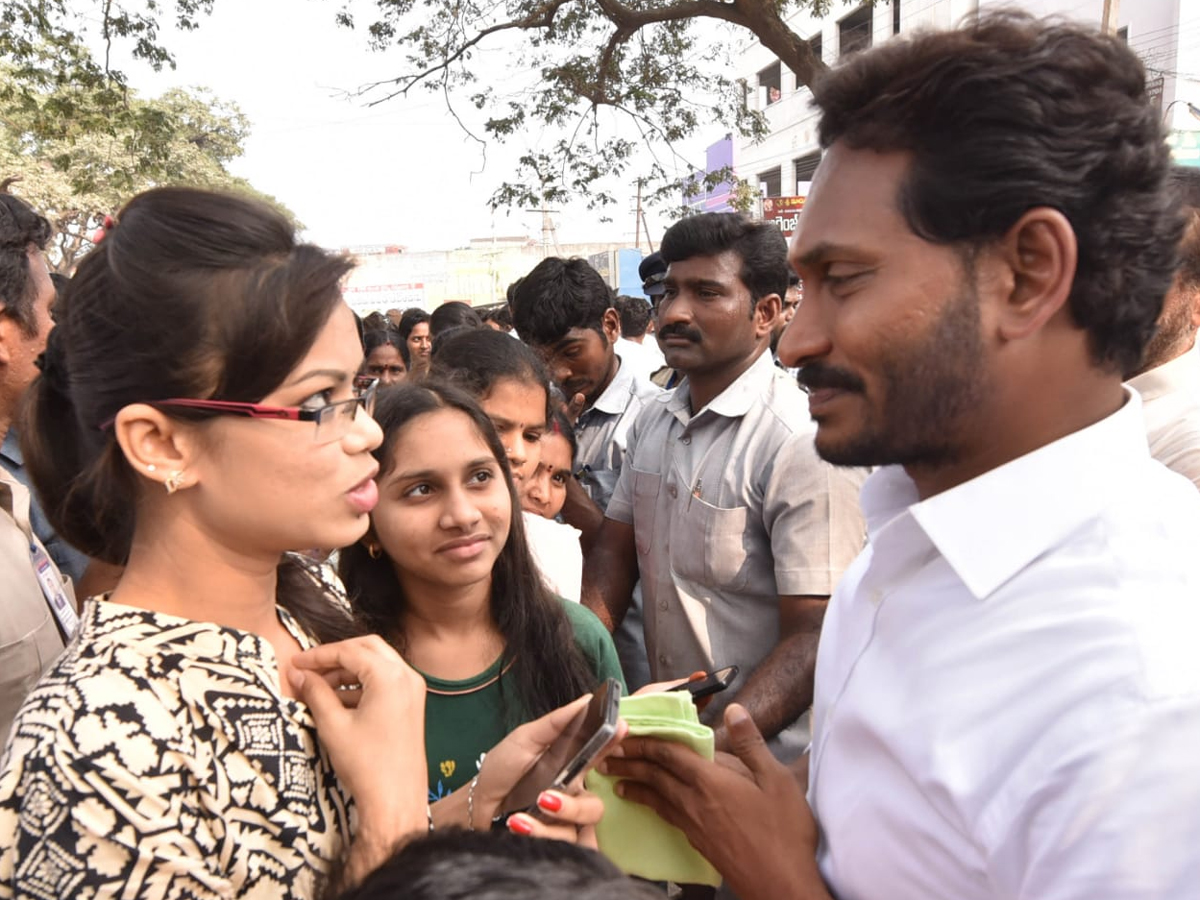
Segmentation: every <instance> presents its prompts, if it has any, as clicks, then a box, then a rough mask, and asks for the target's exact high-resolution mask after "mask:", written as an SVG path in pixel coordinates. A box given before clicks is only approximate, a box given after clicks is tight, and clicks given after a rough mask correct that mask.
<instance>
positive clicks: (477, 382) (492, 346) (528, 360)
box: [430, 328, 550, 421]
mask: <svg viewBox="0 0 1200 900" xmlns="http://www.w3.org/2000/svg"><path fill="white" fill-rule="evenodd" d="M443 338H444V340H443V341H439V342H438V346H437V350H436V352H435V353H434V354H433V361H432V363H431V366H430V375H432V376H434V377H438V378H443V379H445V380H447V381H450V382H452V383H454V384H456V385H458V386H459V387H461V388H463V389H464V390H466V391H467V393H469V394H471V396H473V397H476V398H482V397H486V396H487V395H488V394H489V393H491V390H492V387H493V386H494V385H495V384H496V382H497V381H502V380H504V379H505V378H511V379H513V380H514V381H519V382H523V383H525V384H532V385H538V386H540V387H541V388H542V389H543V390H544V391H545V392H546V421H549V420H550V376H549V375H547V374H546V367H545V366H544V365H543V364H542V361H541V360H540V359H539V358H538V356H537V354H536V353H534V352H533V351H532V350H530V349H529V348H528V347H527V346H525V344H524V343H523V342H522V341H518V340H514V339H513V338H512V337H510V336H509V335H507V334H504V333H503V332H500V331H494V330H493V329H491V328H468V329H465V330H463V331H460V332H457V333H455V334H445V335H443Z"/></svg>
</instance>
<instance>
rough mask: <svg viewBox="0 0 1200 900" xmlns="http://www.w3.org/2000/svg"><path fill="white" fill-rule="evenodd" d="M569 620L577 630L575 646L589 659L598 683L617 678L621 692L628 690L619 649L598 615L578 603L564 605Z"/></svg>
mask: <svg viewBox="0 0 1200 900" xmlns="http://www.w3.org/2000/svg"><path fill="white" fill-rule="evenodd" d="M563 607H564V609H565V610H566V612H567V618H568V619H570V620H571V627H572V628H573V629H574V630H575V644H576V646H578V647H579V649H580V651H581V652H582V653H583V655H584V656H585V657H587V661H588V664H589V665H590V666H591V668H592V672H593V673H595V676H596V683H597V684H600V683H601V682H603V681H604V680H605V679H608V678H615V679H617V681H619V682H620V683H621V691H622V693H624V692H625V691H626V690H627V687H626V684H625V674H624V673H623V672H622V671H621V661H620V660H619V659H618V658H617V648H616V645H615V644H613V639H612V635H610V634H609V633H608V629H607V628H605V627H604V626H603V625H602V624H601V623H600V620H599V619H598V618H596V614H595V613H593V612H592V611H591V610H590V609H588V608H587V607H586V606H581V605H580V604H578V603H564V604H563Z"/></svg>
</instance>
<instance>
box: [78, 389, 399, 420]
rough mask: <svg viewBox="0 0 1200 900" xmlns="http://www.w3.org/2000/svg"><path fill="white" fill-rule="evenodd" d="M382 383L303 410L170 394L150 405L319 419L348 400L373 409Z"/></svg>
mask: <svg viewBox="0 0 1200 900" xmlns="http://www.w3.org/2000/svg"><path fill="white" fill-rule="evenodd" d="M378 386H379V380H378V379H372V381H371V383H370V384H369V385H367V386H366V387H365V388H364V389H363V391H362V393H360V394H359V395H358V396H357V397H352V398H350V399H349V400H338V401H337V402H336V403H328V404H326V405H325V406H322V407H321V408H320V409H300V408H299V407H298V406H263V405H262V404H261V403H244V402H242V401H239V400H192V399H188V398H185V397H171V398H169V399H167V400H150V401H147V402H148V403H149V405H150V406H156V407H157V406H163V407H166V408H168V409H170V408H172V407H174V408H179V409H201V410H205V409H206V410H212V411H213V412H220V413H229V414H231V415H235V416H247V417H249V418H252V419H282V420H286V421H291V422H319V421H320V420H321V417H322V416H323V415H327V414H328V413H327V412H326V410H329V409H333V408H335V407H340V406H343V405H345V404H347V403H357V404H359V405H360V406H362V408H363V409H366V410H368V412H369V411H370V407H371V406H372V405H373V401H374V399H375V390H376V388H377V387H378ZM113 421H115V419H109V420H108V421H107V422H105V423H104V424H103V425H101V426H100V428H101V430H104V429H106V428H108V427H109V426H111V425H112V423H113Z"/></svg>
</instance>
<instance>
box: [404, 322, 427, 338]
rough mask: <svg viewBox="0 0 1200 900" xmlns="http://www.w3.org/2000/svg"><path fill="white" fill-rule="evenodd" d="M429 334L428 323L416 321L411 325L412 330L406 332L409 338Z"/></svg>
mask: <svg viewBox="0 0 1200 900" xmlns="http://www.w3.org/2000/svg"><path fill="white" fill-rule="evenodd" d="M428 334H429V323H428V322H418V323H417V324H416V325H414V326H413V327H412V331H410V332H409V333H408V336H409V338H410V339H411V338H415V337H425V336H427V335H428Z"/></svg>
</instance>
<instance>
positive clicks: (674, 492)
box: [667, 484, 679, 497]
mask: <svg viewBox="0 0 1200 900" xmlns="http://www.w3.org/2000/svg"><path fill="white" fill-rule="evenodd" d="M667 493H668V494H670V495H671V496H672V497H675V496H677V495H678V494H679V491H678V490H677V489H676V487H675V485H673V484H669V485H667Z"/></svg>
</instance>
